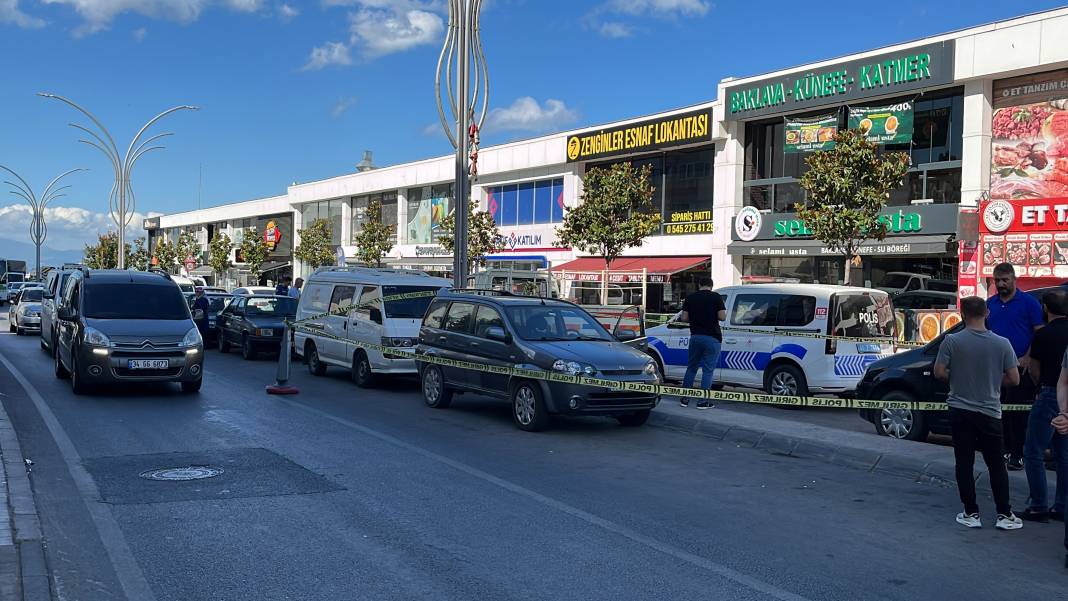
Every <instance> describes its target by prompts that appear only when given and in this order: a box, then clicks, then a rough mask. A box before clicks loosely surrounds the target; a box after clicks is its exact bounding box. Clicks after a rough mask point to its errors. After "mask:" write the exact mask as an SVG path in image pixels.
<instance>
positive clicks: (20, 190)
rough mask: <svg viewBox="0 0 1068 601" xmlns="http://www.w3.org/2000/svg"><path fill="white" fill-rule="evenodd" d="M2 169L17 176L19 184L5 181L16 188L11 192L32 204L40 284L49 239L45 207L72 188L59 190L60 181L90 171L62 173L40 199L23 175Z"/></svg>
mask: <svg viewBox="0 0 1068 601" xmlns="http://www.w3.org/2000/svg"><path fill="white" fill-rule="evenodd" d="M0 169H3V170H4V171H7V172H8V173H10V174H11V175H13V176H15V179H17V180H18V182H13V181H10V180H4V183H5V184H7V185H9V186H11V187H12V188H14V190H11V191H10V192H11V194H14V195H15V196H18V197H19V198H21V199H23V200H25V201H26V202H28V203H30V208H32V209H33V219H32V220H31V221H30V240H31V241H33V245H34V247H35V248H36V250H37V257H36V258H37V262H36V264H35V265H36V267H35V271H34V273H35V274H36V277H37V281H38V282H40V281H41V246H42V245H44V243H45V240H47V239H48V224H47V223H45V207H47V206H48V203H50V202H52V201H53V200H55V199H57V198H61V197H63V196H66V194H65V193H64V192H63V191H64V190H66V189H68V188H70V186H60V187H58V188H57V187H56V184H58V183H59V180H61V179H63V178H64V177H67V176H68V175H70V174H72V173H76V172H78V171H88V169H71V170H70V171H67V172H66V173H62V174H60V175H58V176H56V177H55V178H54V179H53V180H52V181H50V182H48V185H47V186H45V189H44V192H42V193H41V196H40V197H39V198H38V196H37V195H36V194H34V192H33V188H31V187H30V184H28V183H26V180H24V179H22V176H21V175H19V174H18V173H15V171H14V170H12V169H10V168H8V167H5V166H4V165H0Z"/></svg>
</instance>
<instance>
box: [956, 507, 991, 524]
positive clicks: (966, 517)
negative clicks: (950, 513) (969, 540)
mask: <svg viewBox="0 0 1068 601" xmlns="http://www.w3.org/2000/svg"><path fill="white" fill-rule="evenodd" d="M957 523H958V524H963V525H965V526H967V527H969V528H982V527H983V522H982V521H981V520H980V519H979V514H978V513H972V514H967V513H964V512H963V511H962V512H960V513H958V514H957ZM999 523H1000V522H999Z"/></svg>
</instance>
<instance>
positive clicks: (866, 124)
mask: <svg viewBox="0 0 1068 601" xmlns="http://www.w3.org/2000/svg"><path fill="white" fill-rule="evenodd" d="M912 116H913V113H912V103H911V102H902V103H900V104H893V105H890V106H851V107H849V129H859V130H860V131H861V132H862V133H863V134H864V138H865V139H866V140H867V141H868V142H870V143H872V144H908V143H909V142H911V141H912V129H913V124H912V121H913V119H912Z"/></svg>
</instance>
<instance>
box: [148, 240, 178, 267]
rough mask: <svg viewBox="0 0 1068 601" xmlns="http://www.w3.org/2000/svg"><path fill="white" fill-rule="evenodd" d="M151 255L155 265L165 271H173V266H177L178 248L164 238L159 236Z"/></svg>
mask: <svg viewBox="0 0 1068 601" xmlns="http://www.w3.org/2000/svg"><path fill="white" fill-rule="evenodd" d="M152 256H153V257H154V258H155V259H156V267H158V268H160V269H162V270H164V271H166V272H167V273H171V272H173V271H174V268H175V267H177V266H178V250H177V249H175V247H174V244H172V243H171V242H170V241H168V240H167V239H166V238H160V239H159V240H157V241H156V249H155V250H154V251H153V253H152Z"/></svg>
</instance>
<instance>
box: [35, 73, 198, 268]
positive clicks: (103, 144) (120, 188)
mask: <svg viewBox="0 0 1068 601" xmlns="http://www.w3.org/2000/svg"><path fill="white" fill-rule="evenodd" d="M37 95H38V96H41V97H44V98H51V99H53V100H59V101H61V102H64V103H66V104H68V105H70V106H71V107H73V108H74V109H75V110H77V111H78V112H80V113H82V114H83V115H85V116H86V117H88V118H89V120H90V121H92V122H93V124H94V125H95V126H96V128H97V130H98V131H93V130H92V129H90V128H88V127H84V126H82V125H78V124H76V123H71V124H70V126H71V127H73V128H75V129H77V130H79V131H81V132H83V133H85V134H87V135H88V136H89V137H91V138H92V139H91V140H90V139H85V138H81V139H79V140H78V141H79V142H81V143H83V144H88V145H89V146H92V147H93V148H96V149H97V150H99V151H100V152H102V153H104V156H106V157H107V158H108V160H109V161H110V162H111V167H112V169H113V170H114V171H115V183H114V184H112V186H111V196H110V198H109V200H108V213H109V214H110V215H111V219H112V221H114V222H115V227H116V228H117V229H118V233H119V253H118V255H119V257H118V268H119V269H126V257H125V254H126V253H125V252H124V249H125V248H126V227H127V226H128V225H130V221H131V220H133V216H134V210H135V207H136V202H135V199H134V193H133V185H132V184H131V183H130V174H131V172H132V171H133V167H134V165H135V164H136V163H137V160H138V159H140V158H141V157H142V156H143V155H144V154H145V153H147V152H151V151H153V150H162V149H163V148H164V147H163V146H150V144H152V143H153V142H155V141H157V140H159V139H161V138H165V137H167V136H172V135H174V134H173V133H162V134H156V135H154V136H151V137H149V138H146V139H145V140H144V141H141V137H142V136H143V135H144V134H145V132H146V131H147V130H148V128H150V127H152V125H154V124H155V123H156V122H157V121H159V120H160V119H162V118H164V117H166V116H167V115H169V114H171V113H174V112H177V111H181V110H191V111H195V110H199V109H200V107H196V106H189V105H181V106H176V107H174V108H170V109H167V110H165V111H163V112H162V113H160V114H158V115H156V116H155V117H153V118H152V119H150V120H149V121H148V123H146V124H145V125H144V126H143V127H141V129H140V131H138V132H137V135H136V136H134V138H133V140H132V141H131V142H130V146H129V147H128V148H127V149H126V154H125V155H120V154H119V147H118V146H117V145H116V144H115V139H114V138H112V137H111V133H110V132H108V130H107V128H105V127H104V125H103V124H102V123H101V122H100V120H99V119H97V118H96V117H95V116H93V114H92V113H90V112H89V111H87V110H86V109H84V108H82V107H81V106H79V105H78V104H77V103H75V102H74V101H73V100H70V99H68V98H64V97H62V96H57V95H55V94H47V93H39V94H37ZM150 251H151V249H150Z"/></svg>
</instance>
